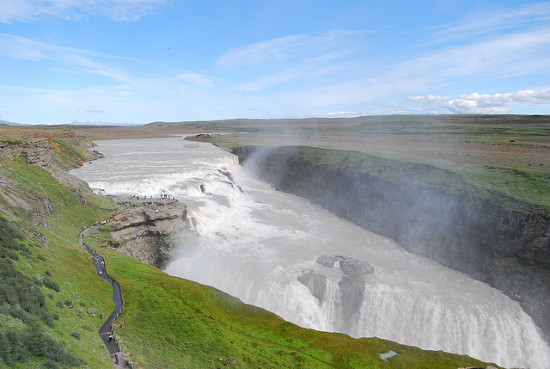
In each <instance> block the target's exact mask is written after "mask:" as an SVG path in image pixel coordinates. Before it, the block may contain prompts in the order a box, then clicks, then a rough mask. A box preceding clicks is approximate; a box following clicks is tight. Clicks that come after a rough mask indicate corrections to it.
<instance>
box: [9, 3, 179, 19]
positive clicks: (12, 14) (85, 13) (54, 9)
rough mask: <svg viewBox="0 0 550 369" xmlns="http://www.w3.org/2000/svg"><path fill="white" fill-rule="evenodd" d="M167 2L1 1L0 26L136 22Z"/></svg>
mask: <svg viewBox="0 0 550 369" xmlns="http://www.w3.org/2000/svg"><path fill="white" fill-rule="evenodd" d="M167 1H168V0H0V22H1V23H11V22H16V21H32V20H35V19H40V18H43V17H51V18H62V19H70V20H80V19H82V18H86V17H89V16H92V15H102V16H106V17H109V18H111V19H112V20H115V21H136V20H139V19H140V18H142V17H144V16H146V15H148V14H151V13H152V12H154V11H155V10H156V9H158V8H160V7H161V6H163V5H165V4H166V3H167Z"/></svg>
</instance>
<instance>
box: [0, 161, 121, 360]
mask: <svg viewBox="0 0 550 369" xmlns="http://www.w3.org/2000/svg"><path fill="white" fill-rule="evenodd" d="M66 159H67V158H66ZM75 159H76V157H73V158H72V159H70V160H75ZM1 164H2V166H1V174H2V178H3V180H5V181H6V182H7V183H9V186H6V187H3V188H2V192H1V193H2V196H0V213H1V214H0V215H1V216H0V218H1V219H2V221H1V222H2V224H3V226H4V227H3V230H2V234H3V235H4V236H6V238H7V240H6V244H7V243H8V240H11V242H12V244H13V243H15V244H16V245H18V247H3V248H2V250H4V251H8V250H9V252H2V253H1V255H0V262H2V263H3V267H2V272H3V273H4V272H6V271H7V270H8V269H7V268H8V266H12V267H13V270H11V269H10V270H11V271H10V274H11V276H12V277H11V278H6V276H3V278H0V332H2V336H0V340H3V344H0V346H2V349H0V368H7V367H13V368H58V367H69V366H71V367H72V366H75V365H76V366H80V367H88V368H98V369H100V368H108V367H109V366H110V365H111V364H110V361H109V359H108V354H107V351H106V350H105V348H103V347H102V346H103V344H102V342H101V341H100V339H99V337H98V336H97V329H98V327H99V326H100V325H101V324H102V323H103V321H104V319H105V317H106V316H108V315H109V314H110V312H111V310H112V306H113V303H112V294H111V292H110V290H109V288H110V285H109V284H108V283H107V282H105V281H103V280H101V279H99V278H98V277H97V276H96V275H95V270H94V268H93V265H92V263H91V261H90V257H89V255H88V254H87V253H86V252H85V251H84V250H82V249H81V248H79V247H78V243H77V237H78V234H79V231H80V229H81V224H82V223H86V222H91V221H92V220H95V219H100V218H103V217H105V214H109V213H110V212H112V211H113V206H112V204H110V203H109V202H107V201H105V200H104V199H103V198H100V197H98V196H95V195H93V194H91V193H89V194H87V195H86V196H85V197H84V198H82V197H81V196H82V195H80V196H79V195H77V194H76V193H75V192H74V191H73V190H71V189H69V188H67V187H65V186H62V185H60V184H59V182H57V181H56V180H55V179H54V178H53V177H52V176H51V175H50V173H49V172H48V171H47V170H45V169H44V168H42V167H38V166H34V165H28V164H26V163H25V161H24V160H23V158H18V159H9V158H6V157H4V158H2V162H1ZM15 199H19V200H15ZM45 203H47V204H49V205H50V206H51V207H53V208H55V211H53V213H52V214H49V215H48V214H42V215H43V217H44V219H43V220H44V221H45V223H42V221H41V220H40V221H37V220H36V219H40V216H39V214H41V213H42V212H43V211H44V210H43V209H42V206H43V205H44V204H45ZM18 204H19V205H21V206H17V205H18ZM22 204H24V205H22ZM31 219H35V220H34V221H31ZM37 223H39V224H40V225H39V224H37ZM9 229H11V230H13V232H16V233H13V232H12V233H10V232H7V231H6V230H9ZM10 234H12V235H11V236H10ZM13 234H16V236H17V237H15V236H13ZM14 290H15V291H19V293H20V294H19V298H14V295H13V293H11V292H13V291H14ZM28 300H31V301H35V303H34V304H29V303H28V302H27V301H28ZM37 312H38V313H39V314H40V315H36V314H37ZM36 316H38V317H39V316H42V319H37V318H36ZM50 317H51V318H52V319H50ZM37 332H38V333H37ZM3 338H7V340H5V339H3Z"/></svg>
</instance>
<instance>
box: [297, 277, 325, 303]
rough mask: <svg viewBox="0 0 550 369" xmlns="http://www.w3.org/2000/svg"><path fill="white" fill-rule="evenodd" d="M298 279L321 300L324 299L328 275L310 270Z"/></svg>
mask: <svg viewBox="0 0 550 369" xmlns="http://www.w3.org/2000/svg"><path fill="white" fill-rule="evenodd" d="M298 281H299V282H300V283H301V284H303V285H304V286H306V287H307V288H308V290H309V292H311V294H312V295H313V296H315V297H317V299H318V300H319V301H322V300H323V298H324V296H325V291H326V289H327V277H325V276H324V275H322V274H319V273H315V272H314V271H313V270H308V271H307V272H305V273H303V274H302V275H300V276H299V277H298Z"/></svg>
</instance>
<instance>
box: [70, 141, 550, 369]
mask: <svg viewBox="0 0 550 369" xmlns="http://www.w3.org/2000/svg"><path fill="white" fill-rule="evenodd" d="M98 150H99V151H100V152H102V153H103V154H105V156H106V158H105V159H102V160H98V161H95V162H94V163H93V164H88V165H85V166H84V167H82V168H81V169H79V170H77V171H75V172H74V174H76V175H77V176H79V177H81V178H83V179H84V180H86V181H87V182H88V183H89V185H90V187H92V188H95V189H96V190H99V189H102V190H104V191H105V192H106V193H110V194H118V195H121V194H122V195H130V194H134V195H139V196H156V197H158V196H159V195H162V194H165V195H166V194H167V195H170V196H173V197H176V198H178V199H180V200H181V201H182V202H184V203H185V204H186V205H187V206H188V213H187V215H188V219H189V228H188V229H187V230H186V231H184V232H182V233H181V234H180V236H181V237H180V241H179V242H180V244H181V247H180V248H178V249H177V250H175V251H174V253H173V257H172V261H171V262H170V263H169V264H168V266H167V268H166V271H167V272H169V273H170V274H173V275H177V276H180V277H184V278H188V279H193V280H196V281H198V282H200V283H204V284H210V285H213V286H215V287H217V288H219V289H221V290H224V291H226V292H229V293H231V294H233V295H235V296H237V297H239V298H241V299H242V300H243V301H245V302H247V303H251V304H255V305H258V306H261V307H264V308H267V309H269V310H271V311H274V312H276V313H277V314H279V315H281V316H282V317H284V318H285V319H288V320H290V321H294V322H296V323H298V324H300V325H302V326H306V327H313V328H315V329H320V330H329V331H339V332H345V333H348V334H350V335H352V336H355V337H360V336H379V337H384V338H389V339H392V340H396V341H398V342H402V343H406V344H410V345H416V346H419V347H422V348H429V349H437V350H445V351H451V352H458V353H466V354H468V355H471V356H474V357H478V358H481V359H484V360H489V361H495V362H497V363H499V364H501V365H506V366H526V367H527V366H530V367H533V368H544V365H545V363H547V362H548V360H549V357H550V356H549V349H548V346H547V344H546V343H545V342H544V340H543V339H542V337H541V335H540V333H539V332H538V331H537V328H536V326H535V325H534V324H533V321H532V320H531V318H530V317H529V316H528V315H527V314H525V313H524V312H523V311H522V309H521V307H520V306H519V304H518V303H516V302H514V301H512V300H510V299H509V298H507V297H505V296H504V295H502V294H501V293H500V292H498V291H497V290H494V289H492V288H490V287H489V286H487V285H485V284H483V283H480V282H478V281H474V280H472V279H470V278H468V277H467V276H465V275H464V274H461V273H459V272H456V271H453V270H449V269H447V268H443V267H441V266H440V265H439V264H438V263H435V262H433V261H431V260H428V259H425V258H423V257H420V256H415V255H413V254H410V253H408V252H407V251H405V250H403V249H402V248H401V247H400V246H399V245H398V244H396V243H395V242H393V241H391V240H390V239H387V238H384V237H381V236H378V235H376V234H373V233H370V232H368V231H365V230H364V229H362V228H360V227H357V226H355V225H353V224H352V223H350V222H349V221H345V220H342V219H339V218H337V217H335V216H333V215H332V214H330V213H329V212H328V211H326V210H323V209H321V208H319V207H317V206H312V205H311V204H309V203H308V201H305V200H303V199H301V198H299V197H295V196H290V195H287V194H284V193H282V192H279V191H275V190H274V189H273V188H271V187H270V186H269V185H267V184H265V183H263V182H260V181H258V180H256V179H254V177H252V176H250V174H249V173H247V172H246V171H244V170H242V168H240V167H239V165H238V161H237V158H236V157H235V156H232V155H229V154H227V153H225V152H223V151H221V150H219V149H216V148H214V147H211V146H209V145H206V146H205V145H201V144H194V143H193V144H191V143H188V142H185V141H182V140H181V138H174V139H162V140H134V141H132V142H131V143H129V142H127V141H126V142H124V141H110V142H102V143H100V145H99V147H98ZM275 152H276V151H275ZM279 155H280V154H279ZM239 156H240V157H242V158H244V155H243V153H242V152H241V153H239ZM290 157H291V155H289V156H286V157H283V159H285V160H281V156H279V157H277V156H275V157H274V158H273V159H272V160H265V161H264V162H261V161H260V162H259V167H261V168H264V172H263V173H262V174H263V176H264V177H266V178H267V179H271V180H272V181H273V182H275V185H276V186H277V187H279V188H281V189H284V190H289V188H290V187H291V186H290V185H289V183H292V182H291V181H288V182H286V185H287V186H288V188H284V186H283V185H284V184H285V182H284V180H285V178H287V180H288V178H289V177H288V176H287V177H285V176H284V175H281V174H284V173H280V169H281V168H284V169H286V168H289V167H290V165H289V163H290V161H289V158H290ZM294 169H297V168H294ZM316 169H319V168H316ZM278 170H279V172H278ZM306 170H307V167H306V166H303V167H300V170H293V171H288V172H287V174H288V175H297V174H300V175H301V176H302V178H303V179H305V178H309V179H308V180H307V181H309V182H310V183H309V184H308V185H307V186H306V185H305V184H304V183H305V182H306V181H305V180H302V181H298V180H296V181H294V182H293V185H294V186H296V187H299V185H301V186H303V187H302V193H299V192H298V191H296V192H297V193H298V194H300V195H301V196H303V197H305V198H308V194H309V195H311V196H314V195H318V194H320V193H326V194H329V195H330V196H327V198H328V197H331V198H332V197H334V195H333V194H331V193H330V191H331V189H332V188H336V187H338V188H342V190H343V191H344V192H345V193H346V194H347V195H349V194H350V193H351V192H350V188H349V187H348V188H346V187H345V186H341V184H342V181H346V180H347V178H346V177H345V176H342V175H335V173H332V175H331V178H332V180H335V181H334V182H333V183H334V184H335V185H333V186H327V185H326V183H328V182H326V181H323V180H319V179H318V178H317V179H316V178H315V176H309V175H308V174H307V171H306ZM316 172H318V171H316ZM269 173H271V177H269ZM325 175H326V174H325ZM276 179H277V180H278V181H279V182H276V181H275V180H276ZM338 181H340V183H339V182H338ZM338 183H339V184H340V185H336V184H338ZM314 190H316V191H317V192H314ZM348 197H349V198H351V199H355V200H354V201H357V197H353V196H348ZM382 199H383V197H382ZM310 200H311V201H313V199H312V198H311V197H310ZM406 200H407V199H405V198H402V199H397V200H396V201H394V202H391V201H386V202H387V203H388V204H396V203H399V202H401V204H402V209H406V206H405V205H409V204H407V202H406ZM380 202H382V201H380ZM323 206H326V204H323ZM343 206H346V205H343ZM326 207H327V208H328V206H326ZM357 207H359V206H357ZM330 210H331V211H333V212H334V213H336V214H338V212H337V211H334V209H330ZM374 212H375V211H374V210H373V211H372V213H374ZM365 214H369V212H366V213H365ZM395 214H399V212H396V213H395ZM420 214H421V213H420ZM338 215H341V216H343V217H345V214H338ZM354 221H355V220H354ZM394 223H395V222H394ZM380 224H387V225H391V224H392V222H381V223H380ZM377 233H381V234H384V233H385V232H377ZM389 235H390V236H391V234H389ZM395 239H396V240H398V241H399V244H401V245H402V246H407V242H406V239H399V238H397V237H395ZM543 241H544V240H543ZM428 246H429V244H428ZM446 257H448V256H446ZM438 261H440V262H442V263H443V264H444V260H443V259H442V260H438Z"/></svg>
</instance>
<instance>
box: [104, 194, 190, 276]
mask: <svg viewBox="0 0 550 369" xmlns="http://www.w3.org/2000/svg"><path fill="white" fill-rule="evenodd" d="M112 199H113V201H114V202H115V204H117V207H118V213H119V215H117V216H116V217H115V218H114V219H111V221H114V222H111V223H112V224H113V225H112V227H111V235H112V237H113V239H114V240H115V242H114V244H113V245H111V246H113V247H115V248H116V249H117V250H118V251H120V252H123V253H125V254H127V255H130V256H132V257H133V258H135V259H137V260H139V261H141V262H143V263H147V264H150V265H153V266H156V267H157V268H162V267H164V266H165V265H166V263H167V262H168V260H169V258H170V251H171V250H172V249H173V248H174V243H175V238H174V237H175V236H176V234H177V233H178V232H179V231H181V230H183V229H184V228H185V226H186V220H187V207H186V206H185V204H183V203H181V202H178V201H177V200H174V199H140V198H118V197H112Z"/></svg>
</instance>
